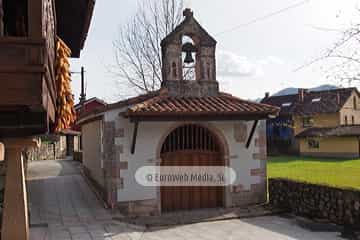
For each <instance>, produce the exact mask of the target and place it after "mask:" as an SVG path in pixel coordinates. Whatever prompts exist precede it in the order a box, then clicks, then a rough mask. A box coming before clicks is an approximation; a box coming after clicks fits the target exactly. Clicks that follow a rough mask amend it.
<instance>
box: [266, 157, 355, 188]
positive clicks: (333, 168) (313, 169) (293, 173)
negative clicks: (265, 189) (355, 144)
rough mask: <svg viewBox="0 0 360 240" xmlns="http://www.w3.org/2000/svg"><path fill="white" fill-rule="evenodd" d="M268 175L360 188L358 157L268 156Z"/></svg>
mask: <svg viewBox="0 0 360 240" xmlns="http://www.w3.org/2000/svg"><path fill="white" fill-rule="evenodd" d="M268 175H269V177H270V178H276V177H280V178H289V179H293V180H300V181H305V182H309V183H319V184H326V185H330V186H336V187H350V188H356V189H360V159H354V160H339V159H321V158H307V157H292V156H279V157H269V161H268Z"/></svg>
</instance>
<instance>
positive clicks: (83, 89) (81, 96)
mask: <svg viewBox="0 0 360 240" xmlns="http://www.w3.org/2000/svg"><path fill="white" fill-rule="evenodd" d="M0 1H1V0H0ZM71 74H81V93H80V98H79V100H80V104H81V105H82V104H83V103H84V102H85V101H86V92H85V68H84V67H81V71H80V72H71Z"/></svg>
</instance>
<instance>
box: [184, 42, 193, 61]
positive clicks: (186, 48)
mask: <svg viewBox="0 0 360 240" xmlns="http://www.w3.org/2000/svg"><path fill="white" fill-rule="evenodd" d="M182 51H183V52H185V53H186V56H185V60H184V62H185V63H188V64H189V63H194V62H195V60H194V58H193V56H192V53H193V52H196V51H197V49H196V47H195V46H194V45H193V44H192V43H185V44H184V45H183V47H182Z"/></svg>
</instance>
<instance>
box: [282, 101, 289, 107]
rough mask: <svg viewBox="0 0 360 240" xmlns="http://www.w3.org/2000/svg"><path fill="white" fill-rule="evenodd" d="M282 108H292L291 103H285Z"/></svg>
mask: <svg viewBox="0 0 360 240" xmlns="http://www.w3.org/2000/svg"><path fill="white" fill-rule="evenodd" d="M281 106H282V107H290V106H291V102H287V103H283V104H281Z"/></svg>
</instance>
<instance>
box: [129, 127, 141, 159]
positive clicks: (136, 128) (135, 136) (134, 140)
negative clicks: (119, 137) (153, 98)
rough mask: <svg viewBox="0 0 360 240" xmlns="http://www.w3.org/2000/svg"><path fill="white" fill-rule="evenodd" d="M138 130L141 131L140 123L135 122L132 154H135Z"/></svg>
mask: <svg viewBox="0 0 360 240" xmlns="http://www.w3.org/2000/svg"><path fill="white" fill-rule="evenodd" d="M138 129H139V122H138V121H136V122H134V132H133V139H132V144H131V154H134V153H135V149H136V140H137V132H138Z"/></svg>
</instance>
